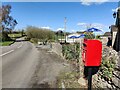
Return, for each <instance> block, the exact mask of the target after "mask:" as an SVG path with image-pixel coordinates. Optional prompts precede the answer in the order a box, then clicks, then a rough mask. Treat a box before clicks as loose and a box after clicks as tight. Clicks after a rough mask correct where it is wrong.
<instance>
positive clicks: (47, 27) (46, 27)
mask: <svg viewBox="0 0 120 90" xmlns="http://www.w3.org/2000/svg"><path fill="white" fill-rule="evenodd" d="M40 28H43V29H51V28H50V27H49V26H45V27H40Z"/></svg>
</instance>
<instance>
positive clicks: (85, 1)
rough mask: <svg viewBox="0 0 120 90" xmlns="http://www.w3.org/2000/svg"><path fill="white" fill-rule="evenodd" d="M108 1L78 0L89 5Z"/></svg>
mask: <svg viewBox="0 0 120 90" xmlns="http://www.w3.org/2000/svg"><path fill="white" fill-rule="evenodd" d="M108 1H111V0H80V2H81V4H83V5H87V6H89V5H91V4H102V3H104V2H108Z"/></svg>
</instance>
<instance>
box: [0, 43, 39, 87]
mask: <svg viewBox="0 0 120 90" xmlns="http://www.w3.org/2000/svg"><path fill="white" fill-rule="evenodd" d="M1 48H2V54H0V58H2V88H28V85H29V82H30V80H31V78H32V76H33V74H34V72H35V69H36V66H37V62H38V57H39V55H38V51H37V49H36V48H35V46H34V45H33V44H31V43H30V42H27V41H21V42H15V43H14V44H13V45H11V46H7V47H1Z"/></svg>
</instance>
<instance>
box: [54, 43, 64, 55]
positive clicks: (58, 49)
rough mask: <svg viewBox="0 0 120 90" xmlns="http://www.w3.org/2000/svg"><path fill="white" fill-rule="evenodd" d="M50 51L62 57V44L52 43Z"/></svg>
mask: <svg viewBox="0 0 120 90" xmlns="http://www.w3.org/2000/svg"><path fill="white" fill-rule="evenodd" d="M52 51H53V52H55V53H56V54H58V55H60V56H61V57H62V45H61V44H60V43H52Z"/></svg>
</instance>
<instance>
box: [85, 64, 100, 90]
mask: <svg viewBox="0 0 120 90" xmlns="http://www.w3.org/2000/svg"><path fill="white" fill-rule="evenodd" d="M98 70H99V67H98V66H97V67H96V66H94V67H93V66H92V67H90V66H84V78H86V79H88V90H91V89H92V75H94V74H96V73H97V72H98Z"/></svg>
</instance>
